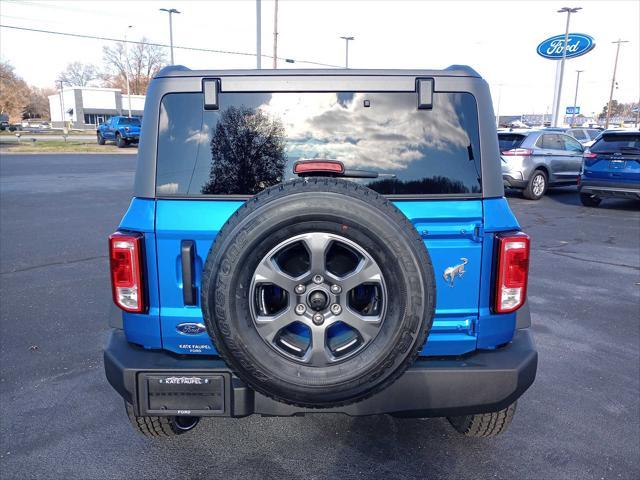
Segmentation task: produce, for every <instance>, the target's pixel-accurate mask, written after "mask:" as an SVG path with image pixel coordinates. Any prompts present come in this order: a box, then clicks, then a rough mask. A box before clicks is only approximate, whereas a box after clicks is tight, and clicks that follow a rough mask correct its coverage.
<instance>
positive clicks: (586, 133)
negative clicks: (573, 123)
mask: <svg viewBox="0 0 640 480" xmlns="http://www.w3.org/2000/svg"><path fill="white" fill-rule="evenodd" d="M600 132H601V130H598V129H597V128H570V129H568V130H567V131H566V132H565V133H566V134H567V135H571V136H572V137H573V138H575V139H576V140H578V141H579V142H580V143H581V144H582V145H583V146H588V145H591V144H593V141H594V140H595V139H596V137H597V136H598V135H600Z"/></svg>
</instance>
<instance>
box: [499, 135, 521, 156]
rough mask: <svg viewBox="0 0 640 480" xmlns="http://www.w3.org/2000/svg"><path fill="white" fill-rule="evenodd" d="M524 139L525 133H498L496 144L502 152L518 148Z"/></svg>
mask: <svg viewBox="0 0 640 480" xmlns="http://www.w3.org/2000/svg"><path fill="white" fill-rule="evenodd" d="M524 139H525V135H517V134H515V133H499V134H498V144H499V145H500V151H501V152H504V151H506V150H511V149H513V148H518V147H519V146H520V145H522V142H523V141H524Z"/></svg>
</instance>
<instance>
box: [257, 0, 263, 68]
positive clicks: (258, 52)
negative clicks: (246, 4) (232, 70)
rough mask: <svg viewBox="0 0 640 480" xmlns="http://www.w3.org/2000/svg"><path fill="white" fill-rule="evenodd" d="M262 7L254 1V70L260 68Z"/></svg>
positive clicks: (258, 2) (258, 0) (258, 1)
mask: <svg viewBox="0 0 640 480" xmlns="http://www.w3.org/2000/svg"><path fill="white" fill-rule="evenodd" d="M261 7H262V5H261V3H260V0H256V68H257V69H258V70H260V69H261V68H262V42H261V40H262V38H261V37H262V8H261Z"/></svg>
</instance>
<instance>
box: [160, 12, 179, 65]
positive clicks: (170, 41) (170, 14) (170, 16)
mask: <svg viewBox="0 0 640 480" xmlns="http://www.w3.org/2000/svg"><path fill="white" fill-rule="evenodd" d="M160 11H161V12H167V13H168V14H169V45H170V47H171V65H173V20H172V18H173V17H172V15H173V14H174V13H180V12H179V11H178V10H176V9H175V8H161V9H160Z"/></svg>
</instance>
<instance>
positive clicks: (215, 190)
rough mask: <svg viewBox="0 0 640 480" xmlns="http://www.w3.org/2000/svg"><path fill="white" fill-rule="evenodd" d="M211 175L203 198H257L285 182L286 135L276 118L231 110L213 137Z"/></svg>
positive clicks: (222, 119) (221, 117)
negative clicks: (261, 192)
mask: <svg viewBox="0 0 640 480" xmlns="http://www.w3.org/2000/svg"><path fill="white" fill-rule="evenodd" d="M210 145H211V159H212V160H211V172H210V174H209V181H208V182H207V183H206V184H205V185H204V186H203V187H202V193H204V194H214V195H216V194H217V195H220V194H227V195H229V194H251V195H253V194H256V193H258V192H260V191H261V190H264V189H265V188H267V187H271V186H273V185H277V184H278V183H280V182H282V177H283V175H284V166H285V164H286V162H287V156H286V154H285V145H286V140H285V131H284V127H283V126H282V123H281V122H280V120H278V119H277V118H271V117H269V115H268V114H267V113H265V112H264V111H262V110H253V109H251V108H247V107H245V106H242V107H234V106H231V107H228V108H226V109H225V110H224V111H223V112H222V113H221V115H220V118H219V120H218V122H217V124H216V126H215V128H214V131H213V135H212V136H211V142H210Z"/></svg>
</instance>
